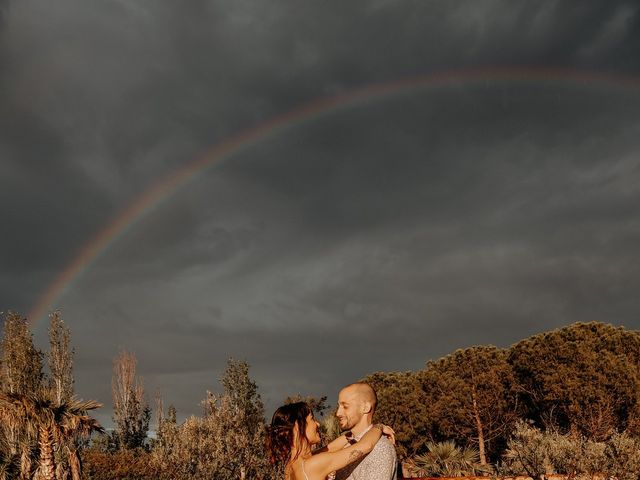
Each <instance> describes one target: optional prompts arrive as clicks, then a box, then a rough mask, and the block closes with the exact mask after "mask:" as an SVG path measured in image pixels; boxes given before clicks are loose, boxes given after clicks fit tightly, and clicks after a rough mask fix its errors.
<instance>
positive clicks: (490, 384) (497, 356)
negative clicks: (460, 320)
mask: <svg viewBox="0 0 640 480" xmlns="http://www.w3.org/2000/svg"><path fill="white" fill-rule="evenodd" d="M420 377H421V381H422V385H423V389H424V391H425V393H427V394H428V395H429V397H430V398H431V401H430V405H429V415H430V416H431V417H432V418H433V419H434V421H436V422H437V424H438V429H439V431H440V433H441V434H443V435H444V436H447V437H455V438H456V439H457V440H458V441H462V442H468V441H469V442H471V443H473V444H476V445H477V446H478V450H479V455H480V463H481V464H482V465H486V464H487V453H488V452H487V447H488V446H489V445H490V444H491V442H493V441H495V440H497V439H499V438H502V439H505V438H506V435H507V433H508V431H509V428H510V427H511V425H513V423H514V422H515V420H516V418H517V415H516V413H517V412H516V410H517V397H516V395H515V394H514V391H515V388H514V383H515V380H514V376H513V372H512V370H511V365H509V363H508V362H507V352H506V351H504V350H501V349H498V348H496V347H492V346H482V347H471V348H467V349H464V350H457V351H456V352H454V353H453V354H450V355H447V356H446V357H444V358H441V359H439V360H437V361H432V362H429V363H427V365H426V368H425V370H424V371H423V372H422V373H421V375H420Z"/></svg>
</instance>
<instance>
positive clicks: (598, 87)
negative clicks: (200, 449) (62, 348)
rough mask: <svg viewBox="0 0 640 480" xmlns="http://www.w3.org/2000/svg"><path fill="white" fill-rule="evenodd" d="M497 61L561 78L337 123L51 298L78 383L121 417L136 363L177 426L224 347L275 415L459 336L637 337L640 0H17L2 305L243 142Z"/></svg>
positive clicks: (342, 115) (472, 88) (255, 154)
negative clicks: (254, 131) (350, 96)
mask: <svg viewBox="0 0 640 480" xmlns="http://www.w3.org/2000/svg"><path fill="white" fill-rule="evenodd" d="M492 67H502V68H518V67H527V68H532V69H533V71H534V72H535V69H538V70H537V71H538V72H547V73H537V74H532V75H531V76H530V78H527V76H526V75H523V74H514V76H515V77H518V78H512V79H509V78H508V77H505V76H495V75H494V76H490V75H489V76H486V78H484V79H483V80H482V81H470V80H465V77H464V75H458V76H456V77H455V81H453V82H451V83H449V84H445V85H441V86H438V87H430V88H416V89H410V90H404V91H398V92H396V93H395V94H389V95H378V96H372V97H370V98H368V99H367V100H365V101H361V102H358V103H356V104H353V105H350V106H347V107H345V108H341V109H337V110H333V111H329V112H326V114H325V115H322V116H321V117H317V118H313V119H309V121H307V122H304V123H300V124H297V125H292V126H290V128H288V129H286V130H284V131H281V132H279V133H277V134H274V135H271V136H269V137H268V138H267V139H265V140H264V141H260V142H257V143H256V144H254V145H253V146H251V147H250V148H248V149H245V150H243V151H242V152H239V153H238V154H236V155H234V156H231V157H229V158H227V159H226V160H225V161H224V162H220V163H218V164H215V165H214V166H212V168H210V169H208V170H206V172H204V173H203V174H202V175H200V176H199V177H198V178H197V179H196V180H195V181H193V182H191V183H189V184H188V185H187V186H186V187H184V188H182V189H180V190H179V191H177V192H175V194H174V195H172V196H170V197H169V198H168V199H167V200H166V201H165V202H163V203H162V204H161V205H159V206H158V207H157V208H156V209H154V210H153V211H152V212H151V213H149V215H147V216H145V217H144V218H143V219H141V220H140V221H138V222H137V223H135V224H134V225H133V226H132V227H131V228H130V229H128V230H127V232H126V233H125V234H124V235H122V236H121V237H120V238H118V239H117V241H115V242H113V244H112V245H111V247H110V248H109V249H108V250H107V251H105V252H104V253H103V254H102V255H101V256H100V257H99V258H98V259H97V260H96V262H95V263H94V264H93V265H92V266H91V267H90V268H89V269H87V270H86V271H85V272H84V273H83V274H82V275H81V276H79V277H78V278H76V279H75V281H74V282H73V283H72V284H70V285H69V288H68V289H67V291H66V293H65V294H64V295H62V296H61V297H60V298H58V299H57V300H56V302H55V304H52V305H50V310H53V309H60V310H61V311H62V315H63V318H64V320H65V321H66V323H67V324H68V325H69V326H70V328H71V331H72V338H73V344H74V345H75V348H76V364H75V374H76V390H77V393H78V395H79V396H80V397H83V398H94V399H97V400H100V401H102V402H104V403H105V404H106V405H105V408H104V409H102V411H101V412H100V413H99V415H98V417H99V418H100V420H101V421H103V422H104V423H105V424H106V425H109V424H110V415H111V412H110V404H111V400H110V382H111V361H112V358H113V357H114V356H115V355H116V354H117V352H118V351H119V350H120V349H127V350H129V351H132V352H134V353H135V354H136V355H137V357H138V361H139V373H140V374H141V375H142V376H143V377H144V380H145V385H146V387H147V392H148V394H149V397H150V399H152V397H153V395H154V392H155V391H156V390H160V391H161V392H162V394H163V396H164V401H165V405H168V404H170V403H173V404H174V405H175V406H176V407H177V409H178V412H179V414H180V415H181V416H182V417H184V416H185V415H188V414H191V413H199V412H200V410H199V406H198V405H199V402H200V400H201V399H202V398H204V396H205V392H206V390H207V389H208V390H218V389H219V386H218V384H217V379H218V378H219V377H220V375H221V374H222V372H223V370H224V368H225V363H226V359H227V358H228V357H230V356H233V357H235V358H238V359H246V360H247V361H248V362H249V363H250V364H251V366H252V370H251V373H252V376H253V377H254V378H255V379H256V381H257V382H258V384H259V386H260V392H261V394H262V397H263V399H264V400H265V403H266V405H267V414H268V415H270V414H271V412H272V411H273V408H275V407H276V406H277V405H278V404H279V403H280V402H281V400H282V399H283V398H284V397H285V396H287V395H289V394H295V393H301V394H314V395H328V396H329V399H330V400H331V403H332V404H335V398H336V396H337V392H338V390H339V388H340V386H341V385H343V384H345V383H348V382H351V381H354V380H356V379H358V378H360V377H361V376H363V375H365V374H367V373H371V372H374V371H379V370H384V371H396V370H408V369H411V370H416V369H419V368H421V367H422V366H423V365H424V363H425V361H427V360H429V359H433V358H437V357H439V356H442V355H444V354H446V353H448V352H450V351H452V350H454V349H456V348H461V347H466V346H471V345H477V344H494V345H498V346H501V347H506V346H509V345H510V344H512V343H514V342H516V341H518V340H520V339H522V338H525V337H527V336H529V335H531V334H534V333H537V332H541V331H544V330H548V329H552V328H557V327H560V326H563V325H567V324H570V323H573V322H576V321H589V320H599V321H603V322H609V323H613V324H616V325H625V326H626V327H629V328H634V329H635V328H639V327H640V316H639V315H638V314H639V312H640V295H639V294H638V291H639V290H640V262H639V261H638V255H639V253H640V216H639V215H638V210H639V206H640V87H639V85H640V77H638V75H639V74H640V5H639V4H638V2H637V1H628V2H615V1H607V2H600V1H598V2H596V1H593V2H592V1H586V0H576V1H530V2H527V1H517V0H504V1H482V2H480V1H478V0H468V1H452V0H446V1H427V0H396V1H390V0H368V1H363V0H348V1H345V0H340V1H322V2H300V1H298V0H271V1H269V2H258V1H252V0H188V1H180V2H176V1H174V0H93V1H87V0H56V1H50V0H40V1H33V0H20V1H18V0H0V221H1V225H2V227H1V228H2V231H1V235H0V310H4V311H7V310H14V311H19V312H22V313H23V314H25V315H26V313H27V312H28V311H30V309H31V308H32V307H33V306H34V305H35V304H36V303H37V301H38V299H39V297H40V296H41V295H42V294H43V292H44V291H45V290H46V289H47V288H48V286H49V285H50V284H51V283H52V282H53V281H54V279H55V278H56V276H57V275H58V274H59V273H60V272H61V271H62V270H63V269H64V268H65V266H67V265H68V264H69V263H70V262H71V261H72V260H73V259H74V257H75V256H76V255H77V254H78V251H79V250H80V249H81V247H83V246H84V245H86V244H87V242H89V240H90V239H91V238H92V237H93V236H94V235H95V233H96V232H97V231H99V230H100V228H101V227H103V226H104V225H106V224H108V222H109V221H111V220H112V219H113V218H114V217H116V216H117V215H118V213H119V212H121V211H123V209H126V207H127V206H128V205H130V204H131V203H132V202H134V201H135V200H136V199H137V198H138V196H139V195H141V194H142V193H143V192H145V190H146V189H147V188H149V187H151V186H152V185H153V184H154V182H157V181H158V180H160V179H162V178H165V177H166V176H167V175H170V174H171V172H173V171H177V170H178V169H180V168H181V167H182V166H185V165H188V164H189V162H192V161H193V160H194V159H195V158H197V157H198V156H200V155H202V154H203V153H204V152H206V151H207V150H209V149H210V148H211V147H213V146H215V145H216V144H218V143H219V142H221V141H224V140H225V139H226V138H229V137H230V136H232V135H234V134H237V133H240V132H243V131H245V130H247V129H249V128H251V127H253V126H255V125H257V124H260V123H261V122H264V121H268V120H269V118H271V117H273V116H276V115H278V114H282V113H284V112H287V111H289V110H291V109H293V108H296V107H299V106H300V105H302V104H304V103H306V102H309V101H313V100H316V99H319V98H325V97H331V96H333V95H338V94H342V93H346V92H349V91H352V90H355V89H359V88H362V87H365V86H367V85H371V84H383V83H387V82H394V81H398V80H402V79H409V78H412V77H415V76H420V75H429V74H442V73H447V72H454V71H459V70H464V69H470V68H482V69H484V68H487V69H490V68H492ZM553 68H555V69H573V70H574V74H572V75H571V78H569V79H567V78H564V79H562V78H560V77H559V76H558V75H557V74H553V73H552V71H551V70H550V69H553ZM575 72H591V73H600V74H611V75H619V76H626V77H627V78H630V79H632V78H633V77H635V79H636V80H630V81H626V83H624V82H618V83H616V82H615V81H608V82H607V81H599V82H594V81H589V80H588V79H587V78H586V77H585V79H584V80H579V79H576V78H577V77H576V75H577V73H575ZM544 75H547V76H548V78H542V77H543V76H544ZM634 82H635V86H634ZM32 320H33V321H34V322H35V330H36V339H37V341H38V342H39V344H40V345H41V346H42V347H44V346H45V339H46V323H45V322H43V321H41V320H39V319H32Z"/></svg>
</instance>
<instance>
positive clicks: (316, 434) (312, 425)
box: [304, 413, 320, 445]
mask: <svg viewBox="0 0 640 480" xmlns="http://www.w3.org/2000/svg"><path fill="white" fill-rule="evenodd" d="M306 421H307V429H306V431H305V432H304V434H305V436H306V437H307V440H308V441H309V443H310V444H311V445H317V444H318V443H320V431H319V430H318V428H319V427H320V424H319V423H318V422H317V421H316V419H315V418H313V414H312V413H310V414H309V415H308V416H307V420H306Z"/></svg>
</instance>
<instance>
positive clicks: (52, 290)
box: [27, 67, 640, 324]
mask: <svg viewBox="0 0 640 480" xmlns="http://www.w3.org/2000/svg"><path fill="white" fill-rule="evenodd" d="M487 81H513V82H525V83H529V82H535V83H543V84H545V83H551V84H553V85H556V84H558V83H560V84H562V83H566V84H568V85H570V86H573V87H575V86H608V87H618V88H623V89H633V90H636V89H638V88H639V87H640V77H639V76H629V75H615V74H608V73H599V72H588V71H581V70H573V69H560V68H540V67H536V68H515V67H502V68H474V69H464V70H453V71H447V72H441V73H432V74H426V75H420V76H415V77H410V78H403V79H400V80H396V81H391V82H386V83H380V84H371V85H367V86H364V87H362V88H358V89H355V90H351V91H347V92H345V93H341V94H338V95H335V96H332V97H328V98H319V99H316V100H313V101H311V102H310V103H307V104H304V105H302V106H300V107H298V108H295V109H293V110H290V111H288V112H286V113H283V114H280V115H277V116H275V117H272V118H270V119H268V120H266V121H265V122H263V123H260V124H259V125H257V126H255V127H253V128H250V129H248V130H245V131H242V132H240V133H238V134H235V135H233V136H231V137H229V138H228V139H226V140H224V141H222V142H221V143H219V144H217V145H215V146H214V147H212V148H211V149H210V150H208V151H207V152H205V153H204V154H203V155H202V156H200V157H198V158H197V159H195V160H194V161H192V162H190V163H188V164H186V165H185V166H183V167H181V168H179V169H177V170H176V171H174V172H172V173H170V174H169V175H167V176H166V177H165V178H163V179H161V180H160V181H158V182H157V183H155V184H153V185H151V186H150V187H149V188H148V189H147V190H146V191H145V192H143V193H142V194H141V195H140V196H139V197H138V198H137V199H135V200H134V201H133V203H131V204H130V205H128V206H127V207H126V208H124V209H123V210H122V211H121V212H120V213H119V214H118V215H117V216H116V217H115V218H113V219H112V220H111V221H110V222H109V223H108V224H106V225H105V226H104V227H103V228H102V229H100V230H99V231H98V232H97V233H96V234H95V235H94V236H93V237H92V238H91V239H90V240H89V241H88V242H87V243H86V245H85V246H84V247H82V248H81V249H80V251H79V252H78V253H77V254H76V255H75V257H74V258H73V260H72V261H71V262H70V263H69V264H68V265H67V266H66V267H65V268H64V269H63V270H62V271H61V272H60V273H59V274H58V275H57V276H56V278H55V279H54V281H53V282H52V283H51V284H50V285H49V286H48V287H47V288H46V290H44V292H43V293H42V294H41V295H40V297H39V298H38V299H37V301H36V303H35V305H34V306H33V308H32V309H31V311H30V312H29V313H28V315H27V318H29V319H30V321H31V322H32V324H36V323H37V322H38V321H39V320H40V319H42V318H43V317H44V316H45V315H46V313H47V312H48V311H50V310H52V309H53V308H55V304H56V303H57V302H58V301H59V299H60V298H61V296H62V295H63V294H64V292H65V291H66V290H67V289H68V288H69V286H70V285H71V284H72V283H73V282H74V281H76V280H77V279H78V278H79V277H81V276H82V274H83V273H84V272H85V271H87V270H88V269H89V268H90V267H91V266H92V265H93V263H94V262H95V261H96V260H97V259H98V258H99V257H100V256H101V255H103V254H104V253H105V252H106V251H107V250H108V248H109V246H110V245H112V244H113V243H114V242H116V241H117V240H118V238H120V237H121V236H123V235H124V234H125V233H126V232H127V231H128V230H129V229H131V228H132V227H133V226H134V225H135V224H136V223H137V222H138V221H139V220H140V219H142V218H143V217H144V216H145V215H147V214H149V212H151V211H152V210H154V209H155V208H157V207H158V205H160V204H161V203H162V202H163V201H166V200H167V199H168V198H169V197H170V196H171V195H172V194H174V193H175V192H176V191H178V190H179V189H180V188H181V187H184V186H185V185H186V184H187V183H188V182H190V181H191V180H193V179H195V178H196V177H198V176H199V175H200V174H202V173H203V172H204V171H205V170H207V169H208V168H209V167H211V166H212V165H214V164H215V163H217V162H220V161H222V160H224V159H227V158H230V157H232V156H233V155H236V154H238V153H240V152H242V151H243V150H245V149H247V148H249V147H252V146H254V145H256V144H257V143H259V142H261V141H263V140H265V139H267V138H269V137H273V136H275V135H278V134H280V133H282V132H284V131H286V130H289V129H291V128H293V127H296V126H298V125H300V124H303V123H306V122H310V121H313V120H315V119H317V118H319V117H321V116H323V115H328V114H332V113H335V112H337V111H339V110H340V109H346V108H352V107H354V106H356V105H358V104H361V103H364V102H367V101H370V100H373V99H380V98H384V97H387V96H390V95H395V94H400V93H407V92H411V91H412V90H421V89H425V88H438V87H444V86H453V85H456V84H460V85H470V84H474V83H482V82H487Z"/></svg>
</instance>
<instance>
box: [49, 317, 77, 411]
mask: <svg viewBox="0 0 640 480" xmlns="http://www.w3.org/2000/svg"><path fill="white" fill-rule="evenodd" d="M50 319H51V320H50V324H49V355H48V359H49V371H50V372H51V378H50V379H49V380H50V388H51V390H52V395H53V398H54V399H55V401H56V402H57V403H58V404H62V403H64V402H65V401H67V400H69V399H70V398H71V397H72V396H73V349H72V348H71V346H70V338H71V333H70V331H69V328H68V327H67V326H66V325H65V324H64V322H63V321H62V318H61V317H60V313H59V312H54V313H53V314H51V316H50Z"/></svg>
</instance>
